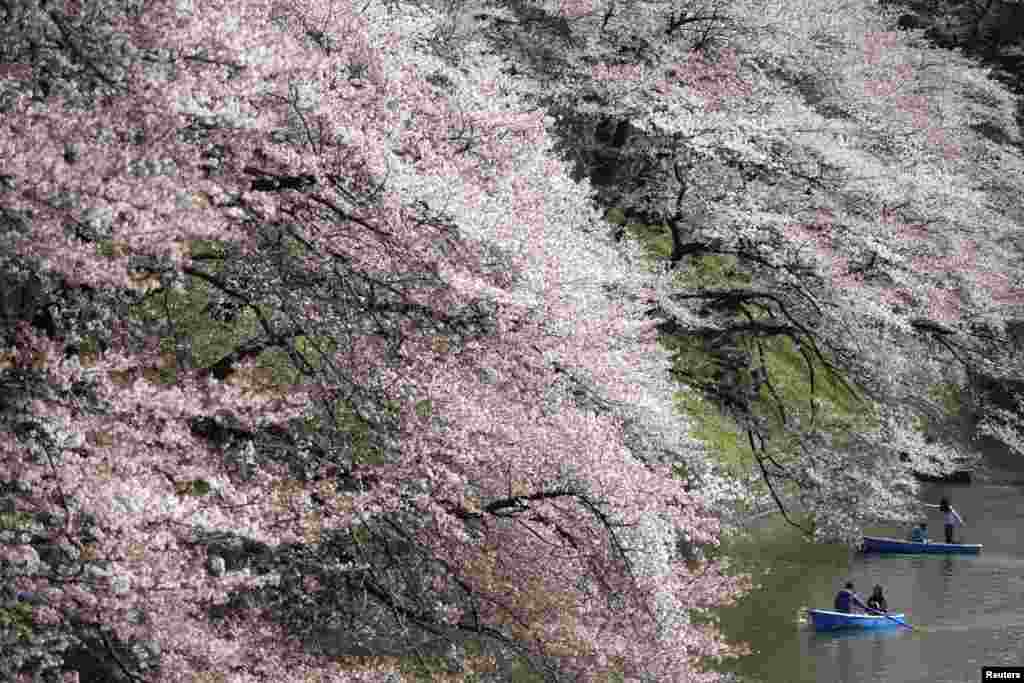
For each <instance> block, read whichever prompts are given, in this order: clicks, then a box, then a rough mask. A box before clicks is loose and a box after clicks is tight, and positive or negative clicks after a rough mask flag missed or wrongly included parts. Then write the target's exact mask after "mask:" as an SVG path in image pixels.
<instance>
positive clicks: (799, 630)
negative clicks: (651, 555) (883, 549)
mask: <svg viewBox="0 0 1024 683" xmlns="http://www.w3.org/2000/svg"><path fill="white" fill-rule="evenodd" d="M947 493H951V497H952V498H953V504H954V506H955V507H956V508H957V510H958V511H960V513H961V514H962V515H963V516H964V519H965V520H967V522H968V526H967V527H965V529H964V532H965V534H964V535H965V537H966V538H968V539H969V541H968V542H971V543H982V544H984V546H985V547H984V549H983V550H982V552H981V554H980V555H977V556H971V555H945V556H941V555H939V556H936V555H931V556H926V555H878V554H868V555H863V554H857V553H853V552H851V551H848V550H846V549H845V548H841V547H835V546H814V545H808V544H805V543H803V542H802V540H801V539H800V538H799V536H798V535H797V534H795V533H790V532H789V531H788V530H787V529H788V528H787V527H785V525H784V524H781V523H780V524H778V525H777V526H776V525H774V524H773V523H768V524H765V525H764V526H763V527H762V528H759V529H758V530H757V531H758V536H757V541H756V542H749V543H747V544H746V545H745V544H743V543H733V544H731V545H730V546H729V552H730V554H731V555H732V556H733V557H734V558H736V559H737V560H738V561H739V562H740V564H743V565H744V566H748V567H751V568H752V569H751V571H752V572H753V574H754V580H755V583H758V584H760V585H761V586H762V588H761V589H760V590H759V591H757V592H756V593H754V594H751V595H750V596H748V597H747V598H745V599H744V600H743V601H741V602H740V604H739V605H737V606H736V607H733V608H730V609H726V610H722V611H721V617H722V627H723V630H724V631H725V632H726V634H727V635H728V636H729V637H730V638H732V639H734V640H742V641H745V642H747V643H749V644H750V646H751V648H752V649H753V650H754V651H755V654H754V655H752V656H750V657H746V658H744V659H743V660H740V661H739V662H737V663H735V664H733V665H731V667H730V669H731V670H733V671H736V672H737V673H739V674H741V675H743V676H747V677H750V678H753V679H757V680H760V681H765V682H766V683H776V682H778V683H811V682H815V683H816V682H819V681H820V682H822V683H825V682H827V683H832V682H834V681H840V682H842V683H866V682H868V681H870V682H871V683H887V682H888V683H925V682H926V681H927V682H929V683H931V682H933V681H938V682H940V683H962V682H963V681H976V680H979V676H980V672H981V667H982V666H986V665H1016V666H1019V665H1021V663H1022V661H1021V643H1022V642H1024V535H1022V534H1021V528H1022V526H1021V524H1020V521H1021V512H1022V511H1024V504H1022V500H1021V499H1022V497H1024V492H1022V491H1021V490H1020V489H1019V488H1016V487H993V486H985V487H980V486H979V487H956V488H955V490H951V491H946V490H944V489H943V488H942V487H938V486H936V487H931V488H930V489H929V490H928V491H927V492H926V496H925V500H929V501H931V500H937V499H938V498H939V497H940V496H942V495H946V494H947ZM972 522H973V523H974V524H973V525H971V523H972ZM905 531H906V530H905V529H901V528H898V527H891V528H882V529H871V530H869V533H871V534H876V535H883V536H902V535H903V534H904V533H905ZM764 569H768V570H769V571H768V572H767V573H766V572H763V571H762V570H764ZM847 580H850V581H853V582H854V583H855V585H856V588H857V590H858V592H860V593H861V595H862V596H863V597H866V596H867V595H868V594H869V593H870V591H871V587H872V586H874V585H875V584H876V583H877V584H881V585H882V586H883V587H884V588H885V594H886V598H887V599H888V603H889V609H890V610H894V611H899V612H904V613H905V614H906V621H907V623H909V624H911V625H913V626H914V627H915V629H916V630H914V631H910V630H908V629H903V628H898V627H897V628H893V629H891V630H884V631H873V632H869V631H844V632H837V633H816V632H814V631H813V630H812V629H810V628H809V626H808V625H807V624H806V623H801V621H800V620H799V619H794V614H797V613H798V610H800V609H801V608H802V607H819V608H821V607H826V608H830V607H831V605H832V599H833V597H834V595H835V592H836V591H837V590H838V589H839V588H840V587H841V586H842V585H843V583H845V582H846V581H847Z"/></svg>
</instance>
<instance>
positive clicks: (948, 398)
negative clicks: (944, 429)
mask: <svg viewBox="0 0 1024 683" xmlns="http://www.w3.org/2000/svg"><path fill="white" fill-rule="evenodd" d="M963 392H964V390H963V387H961V386H960V385H959V384H956V383H954V382H943V383H941V384H934V385H932V386H930V387H929V388H928V396H929V397H930V398H931V399H932V400H934V401H935V402H936V403H938V404H939V405H941V406H942V409H943V410H944V411H945V413H946V415H949V416H954V415H957V414H959V413H960V411H961V410H962V409H963V405H964V395H963Z"/></svg>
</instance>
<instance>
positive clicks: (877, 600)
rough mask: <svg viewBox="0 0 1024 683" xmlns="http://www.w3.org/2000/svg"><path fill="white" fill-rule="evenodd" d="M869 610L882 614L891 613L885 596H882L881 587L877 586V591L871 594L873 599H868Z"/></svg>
mask: <svg viewBox="0 0 1024 683" xmlns="http://www.w3.org/2000/svg"><path fill="white" fill-rule="evenodd" d="M868 609H871V610H875V611H876V612H882V613H885V612H888V611H889V605H888V604H886V602H885V596H884V595H883V594H882V587H881V586H875V590H874V591H873V592H872V593H871V597H870V598H868Z"/></svg>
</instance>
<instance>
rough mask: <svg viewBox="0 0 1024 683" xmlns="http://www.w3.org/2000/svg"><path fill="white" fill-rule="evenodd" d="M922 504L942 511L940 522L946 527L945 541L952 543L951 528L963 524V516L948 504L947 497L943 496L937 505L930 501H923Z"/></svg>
mask: <svg viewBox="0 0 1024 683" xmlns="http://www.w3.org/2000/svg"><path fill="white" fill-rule="evenodd" d="M924 505H925V507H930V508H939V511H940V512H942V523H943V524H944V525H945V528H946V543H952V542H953V530H954V529H956V528H957V527H958V526H963V523H964V519H963V517H961V516H960V513H958V512H957V511H956V509H955V508H954V507H953V506H952V505H950V504H949V498H943V499H942V500H940V501H939V504H938V505H932V504H931V503H925V504H924Z"/></svg>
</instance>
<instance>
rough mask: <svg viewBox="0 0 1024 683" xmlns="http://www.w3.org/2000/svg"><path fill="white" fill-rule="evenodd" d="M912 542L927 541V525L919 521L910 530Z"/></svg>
mask: <svg viewBox="0 0 1024 683" xmlns="http://www.w3.org/2000/svg"><path fill="white" fill-rule="evenodd" d="M909 540H910V541H911V542H913V543H927V542H928V525H927V524H925V523H924V522H921V523H920V524H918V525H917V526H915V527H914V528H913V529H911V530H910V539H909Z"/></svg>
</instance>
